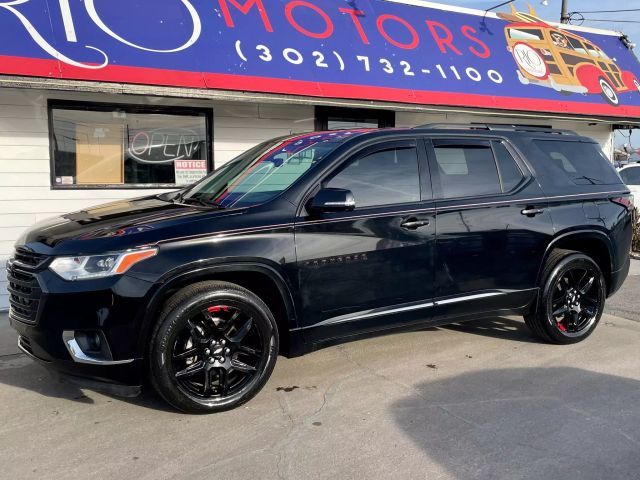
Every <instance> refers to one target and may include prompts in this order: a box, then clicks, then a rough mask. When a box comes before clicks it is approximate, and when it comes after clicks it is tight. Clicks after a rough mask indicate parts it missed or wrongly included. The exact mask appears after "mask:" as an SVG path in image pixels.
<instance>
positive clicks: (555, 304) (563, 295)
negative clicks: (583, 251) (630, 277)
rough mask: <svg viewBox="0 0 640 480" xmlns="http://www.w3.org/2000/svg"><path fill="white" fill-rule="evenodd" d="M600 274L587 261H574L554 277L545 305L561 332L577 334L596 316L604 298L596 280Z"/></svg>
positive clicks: (587, 327)
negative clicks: (581, 262)
mask: <svg viewBox="0 0 640 480" xmlns="http://www.w3.org/2000/svg"><path fill="white" fill-rule="evenodd" d="M600 275H601V274H600V272H599V271H596V269H595V268H593V267H592V266H590V265H577V266H575V267H572V268H568V269H567V270H564V272H563V274H562V276H561V277H558V278H557V279H556V280H555V286H554V287H553V288H552V291H551V301H550V302H548V303H547V308H548V309H549V312H548V314H549V317H550V318H551V319H552V321H553V322H554V323H555V327H556V328H557V329H558V331H559V332H561V333H562V334H563V335H566V336H567V337H577V336H580V335H581V334H582V332H584V331H586V330H588V329H589V328H590V327H591V326H592V325H593V323H594V322H595V321H596V319H597V318H598V312H599V311H600V307H601V305H602V304H603V302H604V298H603V292H602V289H601V288H600V285H599V283H598V279H599V277H600Z"/></svg>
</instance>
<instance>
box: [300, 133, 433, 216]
mask: <svg viewBox="0 0 640 480" xmlns="http://www.w3.org/2000/svg"><path fill="white" fill-rule="evenodd" d="M394 148H415V150H416V157H417V166H418V188H419V190H420V195H419V197H420V198H419V200H417V201H415V202H399V203H383V204H380V205H368V206H366V207H358V205H357V203H356V207H355V209H354V210H353V212H360V211H365V210H372V209H384V208H388V207H401V206H403V205H416V204H418V203H422V202H425V201H430V200H432V198H433V189H432V187H431V184H430V183H429V184H428V185H427V184H426V183H425V182H426V181H429V179H430V175H429V165H428V163H427V159H426V152H425V151H424V144H423V142H422V141H421V140H420V139H419V138H416V137H398V138H389V139H384V140H382V141H378V142H376V143H374V144H371V145H367V146H364V147H362V148H360V149H359V150H357V151H355V152H353V153H351V154H348V155H345V156H344V158H342V159H341V160H340V161H338V162H337V163H336V165H335V166H334V167H333V168H332V169H331V170H330V171H329V172H327V173H326V174H325V175H323V177H322V178H321V179H320V181H319V182H318V184H317V187H316V188H313V189H312V190H311V192H312V193H311V194H310V195H308V196H307V197H306V199H305V201H304V202H303V205H306V202H307V201H308V199H309V198H311V196H313V195H315V194H316V193H317V191H318V190H319V189H322V188H325V185H326V182H328V181H330V180H331V179H333V178H334V177H335V176H336V175H338V174H339V173H340V172H341V171H342V170H344V168H345V167H346V165H347V164H348V163H349V162H351V161H356V160H359V159H361V158H363V157H366V156H369V155H372V154H374V153H376V152H381V151H385V150H390V149H394ZM353 212H350V213H351V214H353Z"/></svg>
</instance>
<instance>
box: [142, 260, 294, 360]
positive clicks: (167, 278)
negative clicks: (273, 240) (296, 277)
mask: <svg viewBox="0 0 640 480" xmlns="http://www.w3.org/2000/svg"><path fill="white" fill-rule="evenodd" d="M271 263H273V262H269V261H266V260H265V259H254V258H247V259H244V258H243V259H212V260H209V261H205V262H203V261H196V262H191V263H188V264H185V265H182V266H180V267H179V268H177V269H174V270H172V271H170V272H167V273H166V274H165V275H163V276H162V277H161V279H160V280H159V281H158V282H157V288H156V289H155V291H154V292H153V293H152V294H151V297H150V300H149V303H148V307H147V309H146V312H145V315H144V317H143V319H142V322H141V325H140V329H139V332H138V339H137V352H138V353H139V354H140V356H143V355H144V352H145V349H146V347H147V343H148V338H149V335H150V334H151V331H152V329H153V326H154V325H155V322H156V314H157V313H158V310H159V309H160V308H161V306H162V303H163V302H164V300H165V299H166V294H167V292H170V291H171V290H173V289H176V288H180V287H181V286H186V285H188V284H193V283H196V282H198V281H201V280H202V281H205V280H207V279H210V278H211V277H213V276H215V275H216V274H221V273H229V272H253V273H261V274H263V275H266V276H268V277H269V278H270V279H271V280H272V281H273V282H274V284H275V285H276V287H277V288H278V290H279V292H280V294H281V296H282V298H283V300H284V304H285V308H286V311H287V323H288V325H289V329H295V328H297V327H298V320H297V315H296V307H295V301H294V297H293V294H292V291H291V286H290V284H289V282H287V280H286V276H285V275H284V274H283V273H282V272H281V271H280V268H279V266H278V265H277V264H276V265H271Z"/></svg>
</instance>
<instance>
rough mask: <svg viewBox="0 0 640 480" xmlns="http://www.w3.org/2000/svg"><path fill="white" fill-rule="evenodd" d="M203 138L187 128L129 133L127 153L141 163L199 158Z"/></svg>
mask: <svg viewBox="0 0 640 480" xmlns="http://www.w3.org/2000/svg"><path fill="white" fill-rule="evenodd" d="M203 143H204V139H203V137H202V135H200V134H199V133H198V132H195V131H193V130H189V129H187V128H158V129H155V130H140V131H138V132H135V133H134V134H132V135H131V134H130V138H129V148H128V150H127V151H128V153H129V156H130V157H131V158H133V159H134V160H135V161H137V162H141V163H172V162H174V161H176V160H184V159H186V160H190V159H193V158H201V155H202V146H203Z"/></svg>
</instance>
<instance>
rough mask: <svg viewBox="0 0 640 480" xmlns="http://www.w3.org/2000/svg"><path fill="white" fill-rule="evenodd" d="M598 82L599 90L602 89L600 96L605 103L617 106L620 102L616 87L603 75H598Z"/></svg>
mask: <svg viewBox="0 0 640 480" xmlns="http://www.w3.org/2000/svg"><path fill="white" fill-rule="evenodd" d="M598 83H599V84H600V90H601V91H602V98H604V99H605V100H606V101H607V103H610V104H611V105H615V106H617V105H618V104H619V103H620V99H619V98H618V94H617V93H616V89H615V88H613V85H611V83H609V81H608V80H606V79H605V78H604V77H600V78H599V79H598Z"/></svg>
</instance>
